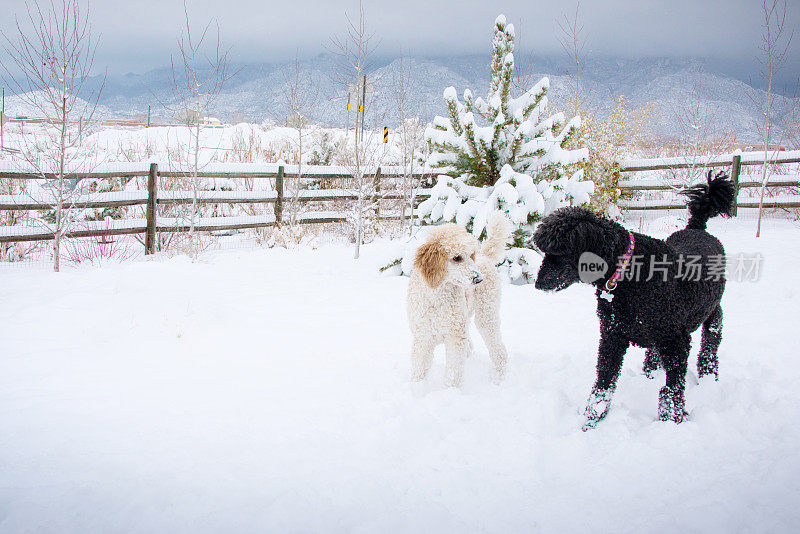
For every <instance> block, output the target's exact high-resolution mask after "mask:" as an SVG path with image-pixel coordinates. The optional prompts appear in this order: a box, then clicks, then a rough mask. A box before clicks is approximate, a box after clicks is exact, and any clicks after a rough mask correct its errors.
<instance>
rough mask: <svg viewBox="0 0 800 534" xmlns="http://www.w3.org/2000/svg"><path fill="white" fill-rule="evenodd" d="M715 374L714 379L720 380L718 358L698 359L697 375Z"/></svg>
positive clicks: (701, 376) (700, 376) (699, 376)
mask: <svg viewBox="0 0 800 534" xmlns="http://www.w3.org/2000/svg"><path fill="white" fill-rule="evenodd" d="M704 376H713V377H714V381H715V382H718V381H719V362H718V361H717V360H716V359H713V360H712V359H703V358H702V356H701V357H700V358H698V359H697V377H698V378H703V377H704Z"/></svg>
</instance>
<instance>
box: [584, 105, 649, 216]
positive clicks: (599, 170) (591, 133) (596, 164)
mask: <svg viewBox="0 0 800 534" xmlns="http://www.w3.org/2000/svg"><path fill="white" fill-rule="evenodd" d="M653 111H654V107H653V106H652V105H649V104H643V105H640V106H639V107H637V108H636V109H634V110H630V109H628V106H627V105H626V103H625V97H624V96H623V95H620V96H618V97H617V100H616V106H615V107H614V109H612V110H611V112H610V113H609V114H608V115H607V116H605V117H603V118H597V117H594V116H592V115H591V114H588V115H584V120H583V121H582V124H581V127H580V128H579V130H578V134H577V135H576V136H575V140H574V141H573V142H574V143H575V144H576V145H579V146H583V147H586V149H587V150H588V151H589V157H588V158H586V159H585V160H584V161H583V162H581V164H580V167H581V169H583V172H584V176H585V177H586V178H587V179H589V180H591V181H592V182H594V186H595V187H594V193H593V194H592V198H591V202H590V206H591V208H592V209H593V210H594V211H596V212H597V213H602V214H604V215H606V216H609V217H612V218H614V219H619V218H621V217H622V213H621V212H620V210H619V207H618V206H617V203H618V201H619V200H620V198H622V195H623V190H621V189H620V187H619V178H620V171H619V164H618V162H619V161H622V160H623V159H625V157H627V156H629V153H630V151H631V149H632V148H634V147H636V146H637V144H638V143H641V142H642V138H641V136H642V132H643V131H644V130H645V127H646V126H647V125H648V123H649V121H650V117H651V116H652V114H653ZM628 195H630V193H628Z"/></svg>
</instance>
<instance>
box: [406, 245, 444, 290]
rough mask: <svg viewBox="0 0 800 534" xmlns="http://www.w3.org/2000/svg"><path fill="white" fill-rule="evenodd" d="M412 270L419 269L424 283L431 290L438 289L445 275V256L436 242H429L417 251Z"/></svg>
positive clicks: (442, 249) (442, 248)
mask: <svg viewBox="0 0 800 534" xmlns="http://www.w3.org/2000/svg"><path fill="white" fill-rule="evenodd" d="M414 268H416V269H419V272H420V273H422V278H423V279H424V280H425V283H426V284H428V285H429V286H430V287H431V288H432V289H436V288H437V287H439V284H441V283H442V281H443V280H444V277H445V275H446V274H447V254H446V253H445V250H444V247H442V245H441V243H439V242H438V241H429V242H427V243H425V244H424V245H422V246H421V247H419V248H418V249H417V255H416V256H415V258H414Z"/></svg>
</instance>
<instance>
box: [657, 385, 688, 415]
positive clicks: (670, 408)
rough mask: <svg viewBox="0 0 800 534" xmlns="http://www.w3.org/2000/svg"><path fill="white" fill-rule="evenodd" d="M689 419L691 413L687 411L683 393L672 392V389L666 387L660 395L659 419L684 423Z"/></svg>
mask: <svg viewBox="0 0 800 534" xmlns="http://www.w3.org/2000/svg"><path fill="white" fill-rule="evenodd" d="M688 417H689V412H687V411H686V409H685V401H684V399H683V393H681V392H677V391H672V389H671V388H669V387H667V386H664V387H663V388H661V391H660V392H659V393H658V418H659V419H660V420H661V421H672V422H673V423H682V422H684V421H685V420H686V419H687V418H688Z"/></svg>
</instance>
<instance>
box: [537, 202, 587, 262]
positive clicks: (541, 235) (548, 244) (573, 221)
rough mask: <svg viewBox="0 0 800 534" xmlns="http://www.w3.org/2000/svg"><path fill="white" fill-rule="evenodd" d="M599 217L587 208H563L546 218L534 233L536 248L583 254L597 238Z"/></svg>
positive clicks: (567, 253)
mask: <svg viewBox="0 0 800 534" xmlns="http://www.w3.org/2000/svg"><path fill="white" fill-rule="evenodd" d="M598 220H599V218H598V217H597V216H596V215H595V214H594V213H592V212H591V211H590V210H588V209H586V208H577V207H569V208H561V209H559V210H556V211H554V212H553V213H551V214H550V215H548V216H547V217H545V218H544V220H543V221H542V222H541V223H540V224H539V226H538V227H537V228H536V231H535V232H534V233H533V243H534V245H536V248H538V249H539V250H541V251H542V252H545V253H550V254H559V255H573V254H576V253H577V254H581V253H583V252H585V251H586V250H588V248H587V247H590V246H591V245H592V244H593V243H594V242H595V241H596V239H595V238H594V237H593V235H592V234H593V233H595V232H596V230H594V228H593V227H594V223H596V222H597V221H598Z"/></svg>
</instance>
